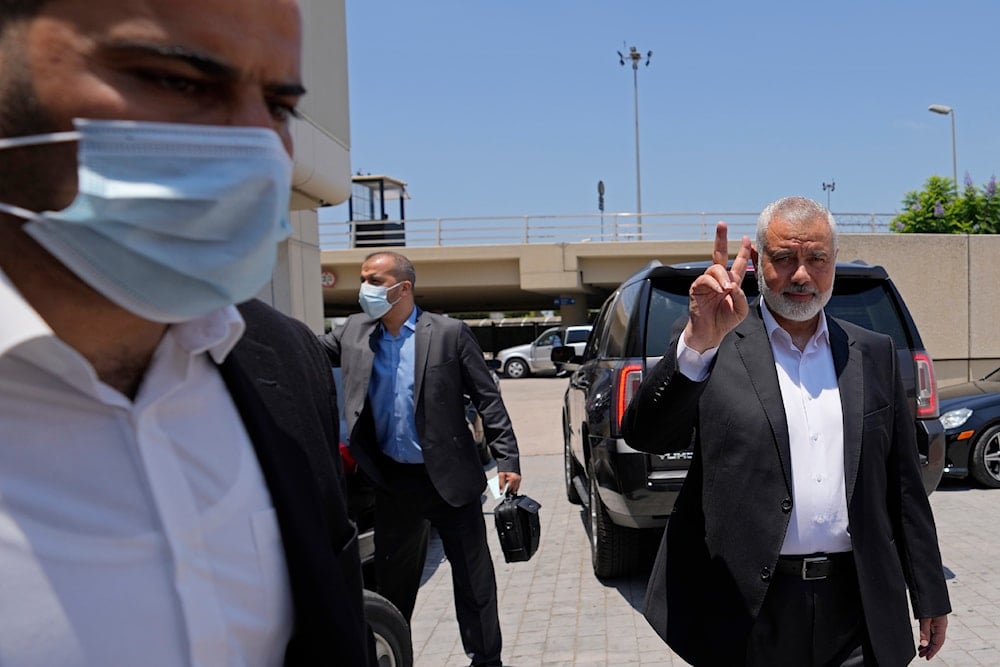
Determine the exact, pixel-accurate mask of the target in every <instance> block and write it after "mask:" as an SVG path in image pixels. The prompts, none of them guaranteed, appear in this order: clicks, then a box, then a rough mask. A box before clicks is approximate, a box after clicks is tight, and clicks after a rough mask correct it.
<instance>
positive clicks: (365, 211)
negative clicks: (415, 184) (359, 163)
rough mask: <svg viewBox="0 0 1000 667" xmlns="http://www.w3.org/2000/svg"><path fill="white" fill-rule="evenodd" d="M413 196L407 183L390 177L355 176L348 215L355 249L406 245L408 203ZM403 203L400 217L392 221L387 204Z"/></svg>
mask: <svg viewBox="0 0 1000 667" xmlns="http://www.w3.org/2000/svg"><path fill="white" fill-rule="evenodd" d="M409 198H410V195H409V193H408V192H407V191H406V183H404V182H403V181H399V180H396V179H395V178H391V177H389V176H373V175H371V174H365V175H362V174H355V175H354V176H353V177H351V198H350V199H349V200H348V203H347V206H348V215H349V217H350V225H351V247H353V248H367V247H371V246H401V245H406V227H405V224H406V223H405V222H404V221H405V219H406V210H405V208H404V202H405V200H407V199H409ZM392 202H399V214H398V216H396V217H392V215H391V213H390V212H389V210H387V204H389V207H391V206H392Z"/></svg>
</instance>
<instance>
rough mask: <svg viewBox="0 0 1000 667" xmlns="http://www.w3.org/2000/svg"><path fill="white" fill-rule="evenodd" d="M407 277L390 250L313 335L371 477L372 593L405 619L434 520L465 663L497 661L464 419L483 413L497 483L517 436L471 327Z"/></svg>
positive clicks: (474, 458)
mask: <svg viewBox="0 0 1000 667" xmlns="http://www.w3.org/2000/svg"><path fill="white" fill-rule="evenodd" d="M415 282H416V272H415V271H414V269H413V264H412V263H411V262H410V260H409V259H407V258H406V257H404V256H403V255H400V254H398V253H395V252H387V251H382V252H376V253H373V254H371V255H369V256H368V257H367V258H365V261H364V263H363V264H362V266H361V289H360V292H359V303H360V304H361V308H362V310H363V311H364V313H363V314H357V315H352V316H351V317H349V318H347V321H346V322H345V323H344V325H343V326H342V327H340V328H338V329H335V330H334V331H333V332H331V333H329V334H327V335H326V336H324V337H323V338H322V340H323V343H324V345H325V346H326V348H327V353H328V355H329V357H330V361H331V363H332V364H333V365H334V366H340V368H341V373H342V378H343V387H344V412H345V419H346V421H347V432H348V434H349V438H350V446H351V453H352V454H353V456H354V458H355V459H356V460H357V462H358V465H359V467H360V468H361V469H362V471H363V472H364V473H365V474H367V475H368V476H369V477H370V478H371V479H372V480H373V482H374V483H375V486H376V498H375V563H376V577H377V580H378V582H377V586H378V590H379V592H380V593H381V594H382V595H384V596H385V597H387V598H388V599H389V600H390V601H392V602H393V603H394V604H395V605H396V606H397V607H398V608H399V610H400V611H401V612H403V614H404V615H405V616H406V617H407V619H409V618H410V617H411V616H412V614H413V607H414V604H415V602H416V596H417V589H418V588H419V586H420V578H421V574H422V572H423V566H424V559H425V557H426V555H427V534H428V530H429V526H431V525H433V526H434V527H435V528H436V529H437V531H438V533H439V535H440V536H441V542H442V545H443V547H444V552H445V555H446V556H447V557H448V561H449V562H450V563H451V568H452V580H453V585H454V589H455V610H456V614H457V617H458V624H459V629H460V631H461V636H462V644H463V646H464V647H465V651H466V653H467V654H468V655H469V656H470V658H471V659H472V663H471V664H472V665H500V664H501V661H500V648H501V637H500V622H499V619H498V615H497V593H496V577H495V574H494V571H493V561H492V559H491V557H490V553H489V547H488V546H487V543H486V525H485V522H484V520H483V512H482V501H481V494H482V492H483V489H484V488H485V486H486V477H485V474H484V473H483V467H482V463H481V460H480V458H479V451H478V449H477V448H476V445H475V442H474V440H473V437H472V433H471V431H470V430H469V427H468V424H467V422H466V419H465V414H466V412H465V404H466V399H465V397H466V396H468V397H470V399H471V400H472V403H473V405H474V406H475V408H476V410H477V411H478V412H479V414H480V415H481V417H482V422H483V430H484V433H485V437H486V441H487V444H488V445H489V447H490V450H491V452H492V454H493V457H494V458H495V459H496V461H497V469H498V475H499V482H500V487H501V488H504V487H505V486H506V488H507V489H508V490H509V491H511V492H516V491H517V490H518V488H519V486H520V483H521V475H520V465H519V460H518V450H517V440H516V439H515V437H514V431H513V428H512V427H511V423H510V417H509V416H508V414H507V410H506V408H505V407H504V405H503V401H502V400H501V398H500V393H499V391H498V390H497V387H496V383H495V382H494V380H493V377H492V375H491V374H490V371H489V368H488V367H487V366H486V362H485V361H484V359H483V353H482V350H481V349H480V347H479V344H478V343H477V342H476V339H475V337H474V336H473V335H472V332H471V330H470V329H469V328H468V327H467V326H466V325H465V324H464V323H463V322H461V321H459V320H453V319H451V318H448V317H444V316H442V315H436V314H434V313H428V312H425V311H423V310H421V309H420V308H418V307H417V306H416V305H415V303H414V297H413V285H414V283H415Z"/></svg>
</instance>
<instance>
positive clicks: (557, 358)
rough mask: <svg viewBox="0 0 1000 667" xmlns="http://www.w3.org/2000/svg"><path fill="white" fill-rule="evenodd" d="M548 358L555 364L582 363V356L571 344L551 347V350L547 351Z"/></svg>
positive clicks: (577, 364)
mask: <svg viewBox="0 0 1000 667" xmlns="http://www.w3.org/2000/svg"><path fill="white" fill-rule="evenodd" d="M549 358H550V359H551V360H552V362H553V363H556V364H567V365H568V364H572V365H574V366H579V365H580V364H582V363H583V357H581V356H580V355H579V354H577V353H576V349H574V348H573V346H572V345H558V346H556V347H553V348H552V352H550V353H549ZM567 370H570V369H567Z"/></svg>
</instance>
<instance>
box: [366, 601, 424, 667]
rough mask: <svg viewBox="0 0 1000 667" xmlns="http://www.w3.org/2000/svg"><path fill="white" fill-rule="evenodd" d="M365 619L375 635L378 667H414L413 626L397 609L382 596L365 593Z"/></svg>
mask: <svg viewBox="0 0 1000 667" xmlns="http://www.w3.org/2000/svg"><path fill="white" fill-rule="evenodd" d="M364 603H365V617H366V618H367V619H368V625H369V626H370V627H371V629H372V633H373V634H374V635H375V657H376V662H375V664H377V665H378V667H413V639H412V637H411V636H410V624H409V623H407V622H406V617H405V616H403V614H402V613H401V612H400V611H399V610H398V609H396V606H395V605H394V604H392V603H391V602H389V601H388V600H386V599H385V598H384V597H382V596H381V595H379V594H378V593H374V592H372V591H369V590H365V591H364Z"/></svg>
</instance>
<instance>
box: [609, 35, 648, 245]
mask: <svg viewBox="0 0 1000 667" xmlns="http://www.w3.org/2000/svg"><path fill="white" fill-rule="evenodd" d="M643 57H644V56H643V55H642V54H641V53H639V51H638V50H637V49H636V48H635V47H634V46H630V47H629V50H628V55H627V56H625V55H622V52H621V51H619V52H618V64H619V65H622V66H624V65H625V58H628V59H629V60H631V61H632V89H633V91H634V97H635V212H636V231H637V233H638V236H639V240H640V241H641V240H642V184H641V179H640V178H639V61H640V60H642V59H643ZM652 57H653V52H652V51H647V52H646V55H645V58H646V67H649V59H650V58H652Z"/></svg>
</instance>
